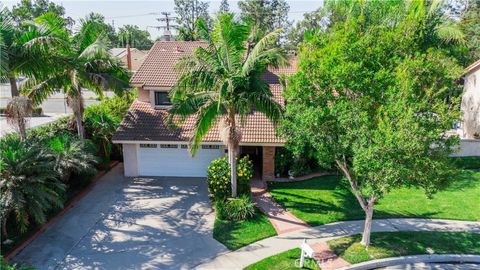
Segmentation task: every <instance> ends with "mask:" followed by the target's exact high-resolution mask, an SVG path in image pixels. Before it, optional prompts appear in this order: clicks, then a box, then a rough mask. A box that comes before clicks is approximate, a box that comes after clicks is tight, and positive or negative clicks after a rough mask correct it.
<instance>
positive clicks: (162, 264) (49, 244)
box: [13, 165, 227, 270]
mask: <svg viewBox="0 0 480 270" xmlns="http://www.w3.org/2000/svg"><path fill="white" fill-rule="evenodd" d="M213 222H214V213H213V209H212V207H211V203H210V199H209V198H208V192H207V186H206V182H205V181H204V179H203V178H180V177H176V178H175V177H158V178H155V177H138V178H125V177H124V176H123V170H122V166H121V165H120V166H117V167H115V168H113V169H112V170H111V171H110V172H109V173H107V174H106V175H105V176H103V177H102V178H101V180H100V181H98V182H97V183H96V185H95V186H94V187H93V189H92V190H91V191H90V192H89V193H88V194H87V195H86V196H85V197H83V198H82V199H81V200H80V201H78V202H77V203H76V205H75V206H74V207H73V208H71V209H70V210H69V211H67V212H66V213H65V214H64V215H63V216H61V217H60V218H59V219H58V220H57V221H55V222H54V223H53V224H52V225H51V226H50V227H49V228H47V230H46V231H45V232H44V233H43V234H41V235H40V236H39V237H38V238H36V239H35V240H34V241H32V242H31V243H30V244H29V245H28V246H27V247H26V248H25V249H24V250H23V251H21V252H20V253H19V254H18V255H17V256H16V257H14V260H13V262H18V263H19V264H22V263H24V264H26V265H30V266H34V267H35V268H37V269H39V270H44V269H175V270H177V269H191V268H192V267H194V266H195V265H198V264H200V263H202V262H205V261H207V260H208V259H209V258H212V257H215V256H218V255H219V254H222V253H224V252H227V249H226V248H225V247H224V246H223V245H222V244H220V243H219V242H217V241H216V240H215V239H213V236H212V229H213Z"/></svg>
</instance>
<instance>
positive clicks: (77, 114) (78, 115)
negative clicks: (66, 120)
mask: <svg viewBox="0 0 480 270" xmlns="http://www.w3.org/2000/svg"><path fill="white" fill-rule="evenodd" d="M73 114H74V116H75V123H76V125H77V133H78V137H80V138H81V139H85V129H84V128H83V116H82V113H81V112H79V111H78V110H74V111H73Z"/></svg>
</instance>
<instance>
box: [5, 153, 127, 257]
mask: <svg viewBox="0 0 480 270" xmlns="http://www.w3.org/2000/svg"><path fill="white" fill-rule="evenodd" d="M118 164H120V161H117V160H115V161H111V162H110V163H109V164H108V168H107V169H105V170H102V171H100V172H99V173H98V174H97V175H95V177H93V179H92V182H91V183H90V184H88V185H87V186H86V187H85V188H84V189H83V190H82V191H81V192H80V193H78V194H77V195H75V196H74V197H73V198H71V199H70V200H69V201H68V202H67V203H66V205H65V206H64V207H63V209H62V210H60V211H59V212H58V213H56V214H55V215H54V216H53V217H52V218H51V219H50V220H48V221H47V222H46V223H44V224H42V225H41V226H40V227H39V228H38V229H36V231H35V233H34V234H32V235H31V236H30V237H28V238H26V239H24V240H23V241H22V242H20V243H18V244H17V246H16V247H14V248H13V249H12V250H10V252H8V253H7V254H6V256H5V257H4V260H5V261H6V262H8V261H9V260H11V259H12V258H13V257H15V255H17V254H18V253H19V252H20V251H22V250H23V249H24V248H25V247H26V246H28V245H29V244H30V243H31V242H32V241H33V240H35V239H36V238H37V237H38V236H40V235H41V234H42V233H43V232H44V231H45V230H46V229H48V228H49V227H50V225H52V224H53V223H54V222H55V221H57V220H58V219H59V218H60V217H61V216H63V215H64V214H65V213H66V212H67V211H68V210H70V209H71V208H73V207H74V206H75V205H76V203H77V202H78V201H80V200H81V199H82V198H83V197H85V195H87V194H88V193H89V192H90V191H91V190H92V188H93V187H94V186H95V185H96V184H97V183H98V181H99V180H100V179H101V178H102V177H103V176H104V175H105V174H107V173H108V172H109V171H111V170H112V169H113V168H114V167H115V166H117V165H118Z"/></svg>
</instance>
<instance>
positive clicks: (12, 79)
mask: <svg viewBox="0 0 480 270" xmlns="http://www.w3.org/2000/svg"><path fill="white" fill-rule="evenodd" d="M8 80H9V81H10V92H11V94H12V98H13V97H18V96H19V95H20V92H19V91H18V86H17V78H15V75H13V74H10V76H9V77H8Z"/></svg>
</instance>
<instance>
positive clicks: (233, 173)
mask: <svg viewBox="0 0 480 270" xmlns="http://www.w3.org/2000/svg"><path fill="white" fill-rule="evenodd" d="M227 147H228V163H229V164H230V182H231V186H232V197H233V198H236V197H237V154H236V151H237V146H236V145H235V142H234V141H233V140H229V142H228V146H227Z"/></svg>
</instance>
